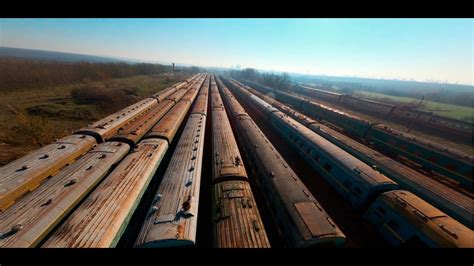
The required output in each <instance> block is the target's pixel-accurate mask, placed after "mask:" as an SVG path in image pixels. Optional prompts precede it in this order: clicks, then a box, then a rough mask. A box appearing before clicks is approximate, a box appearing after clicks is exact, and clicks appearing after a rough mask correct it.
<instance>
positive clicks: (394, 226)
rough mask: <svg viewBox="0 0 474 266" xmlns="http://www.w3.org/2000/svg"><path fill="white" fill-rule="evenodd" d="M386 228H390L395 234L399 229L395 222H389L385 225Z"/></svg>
mask: <svg viewBox="0 0 474 266" xmlns="http://www.w3.org/2000/svg"><path fill="white" fill-rule="evenodd" d="M387 226H388V227H390V228H391V229H392V230H393V231H395V232H397V231H398V229H400V225H399V224H398V223H397V222H395V221H394V220H390V221H389V222H388V223H387Z"/></svg>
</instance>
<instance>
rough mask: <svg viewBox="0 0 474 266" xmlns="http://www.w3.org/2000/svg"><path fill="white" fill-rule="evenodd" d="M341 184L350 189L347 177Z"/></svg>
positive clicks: (350, 184)
mask: <svg viewBox="0 0 474 266" xmlns="http://www.w3.org/2000/svg"><path fill="white" fill-rule="evenodd" d="M342 185H343V186H345V187H346V188H347V189H350V188H351V186H352V182H351V181H350V180H349V179H346V180H345V181H344V183H343V184H342Z"/></svg>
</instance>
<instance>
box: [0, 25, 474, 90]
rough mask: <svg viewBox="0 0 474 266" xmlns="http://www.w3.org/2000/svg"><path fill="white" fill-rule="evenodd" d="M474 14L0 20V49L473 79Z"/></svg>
mask: <svg viewBox="0 0 474 266" xmlns="http://www.w3.org/2000/svg"><path fill="white" fill-rule="evenodd" d="M473 31H474V20H473V19H0V46H6V47H20V48H33V49H41V50H53V51H62V52H75V53H84V54H91V55H102V56H116V57H125V58H135V59H143V60H156V61H165V62H176V63H185V64H194V65H200V66H222V67H230V66H234V65H240V66H242V67H243V68H244V67H254V68H259V69H268V70H279V71H288V72H300V73H309V74H323V75H337V76H359V77H373V78H380V77H382V78H400V79H415V80H421V81H426V80H434V81H439V82H445V81H448V82H450V83H456V82H457V83H462V84H471V85H472V84H473V83H474V81H473V76H474V69H473V64H474V56H473V50H474V33H473Z"/></svg>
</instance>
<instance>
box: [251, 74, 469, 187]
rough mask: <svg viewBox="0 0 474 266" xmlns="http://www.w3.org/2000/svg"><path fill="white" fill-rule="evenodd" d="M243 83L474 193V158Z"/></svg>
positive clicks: (359, 119) (296, 97) (312, 103)
mask: <svg viewBox="0 0 474 266" xmlns="http://www.w3.org/2000/svg"><path fill="white" fill-rule="evenodd" d="M243 83H245V84H247V85H249V86H251V87H253V88H256V89H257V90H260V91H262V92H264V93H268V92H272V93H274V94H275V96H276V98H277V99H278V100H281V101H282V102H286V103H289V104H291V105H292V106H294V107H295V108H297V109H299V110H302V111H303V112H305V113H307V114H309V115H312V116H313V117H318V118H320V119H324V120H326V121H329V122H330V123H332V124H335V125H336V126H338V127H340V128H342V129H343V130H344V132H345V133H347V134H348V135H351V136H353V137H356V138H359V139H364V140H365V141H366V142H367V143H370V144H371V145H373V146H374V147H376V148H377V149H378V150H380V151H382V152H384V153H386V154H389V155H392V156H398V157H402V159H404V160H411V161H412V162H414V163H415V164H418V165H420V166H421V167H423V169H424V170H430V171H433V172H435V173H436V174H439V175H442V176H445V177H447V178H450V179H451V180H454V181H455V182H458V183H459V184H460V185H461V186H463V187H465V188H466V189H468V190H469V191H471V192H472V191H473V178H472V169H473V158H472V157H471V156H468V155H465V154H461V153H459V152H457V151H453V150H450V149H447V148H443V147H441V146H440V145H438V144H434V143H431V142H428V141H426V140H422V139H420V138H416V137H414V136H413V135H411V134H407V133H401V132H400V131H398V130H395V129H391V128H389V127H387V126H385V125H383V124H374V123H371V122H370V121H367V120H364V119H361V118H359V117H357V116H353V115H350V114H347V113H344V112H341V111H339V110H336V109H334V108H330V107H327V106H325V105H324V104H319V103H316V102H313V101H310V100H308V99H306V98H303V97H300V96H296V95H292V94H288V93H285V92H281V91H276V90H273V89H271V88H268V87H265V86H262V85H259V84H257V83H254V82H251V81H243Z"/></svg>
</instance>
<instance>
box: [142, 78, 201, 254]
mask: <svg viewBox="0 0 474 266" xmlns="http://www.w3.org/2000/svg"><path fill="white" fill-rule="evenodd" d="M209 83H210V76H209V75H207V76H206V79H205V81H204V83H203V85H202V87H201V89H200V90H199V94H198V95H194V96H195V97H196V100H195V103H194V106H193V108H192V110H191V114H190V115H189V118H188V120H187V122H186V125H185V127H184V129H183V132H182V134H181V137H180V139H179V141H178V144H177V146H176V149H175V151H174V153H173V156H172V158H171V161H170V162H169V164H168V166H167V169H166V172H165V174H164V176H163V179H162V180H161V183H160V185H159V187H158V190H157V191H156V193H155V194H154V197H153V203H152V206H150V208H149V210H148V214H147V216H146V218H145V221H144V223H143V226H142V228H141V230H140V233H139V236H138V239H137V241H136V243H135V246H136V247H154V248H156V247H180V246H193V245H195V243H196V230H197V219H198V207H199V192H200V191H199V190H200V184H201V169H202V161H203V150H204V135H205V124H206V117H207V104H208V91H209ZM186 102H187V104H188V108H189V107H190V106H191V102H192V100H190V101H189V100H186ZM176 124H177V123H176V121H173V120H169V125H176ZM158 132H163V133H166V132H175V130H169V129H165V128H161V129H159V130H158V128H157V130H153V129H152V133H150V135H149V137H155V136H156V134H157V133H158ZM171 137H172V136H171ZM169 141H171V140H169Z"/></svg>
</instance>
